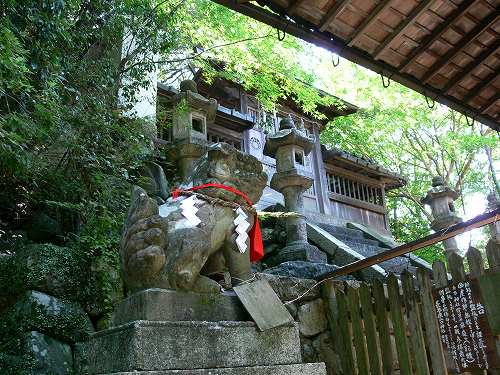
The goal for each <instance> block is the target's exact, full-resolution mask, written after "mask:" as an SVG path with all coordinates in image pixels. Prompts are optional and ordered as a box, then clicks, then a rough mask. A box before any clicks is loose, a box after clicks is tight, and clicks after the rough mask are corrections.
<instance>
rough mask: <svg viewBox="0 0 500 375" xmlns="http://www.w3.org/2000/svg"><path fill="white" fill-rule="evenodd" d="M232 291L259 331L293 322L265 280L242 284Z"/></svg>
mask: <svg viewBox="0 0 500 375" xmlns="http://www.w3.org/2000/svg"><path fill="white" fill-rule="evenodd" d="M233 290H234V292H235V293H236V295H237V296H238V298H239V299H240V301H241V303H242V304H243V306H245V309H246V310H247V311H248V313H249V314H250V316H251V317H252V319H253V320H254V321H255V323H256V324H257V327H259V330H261V331H265V330H268V329H271V328H275V327H279V326H282V325H285V324H289V323H291V322H293V317H292V316H291V315H290V313H289V312H288V310H287V309H286V307H285V305H283V303H282V302H281V300H280V299H279V297H278V296H277V294H276V293H275V292H274V290H273V288H272V287H271V285H269V283H268V282H267V281H266V280H263V279H261V280H257V281H253V282H251V283H243V284H240V285H238V286H235V287H234V288H233Z"/></svg>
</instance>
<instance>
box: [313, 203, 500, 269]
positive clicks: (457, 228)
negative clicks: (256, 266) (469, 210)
mask: <svg viewBox="0 0 500 375" xmlns="http://www.w3.org/2000/svg"><path fill="white" fill-rule="evenodd" d="M498 215H500V208H497V209H495V210H493V211H490V212H487V213H485V214H482V215H479V216H476V217H475V218H473V219H470V220H468V221H464V222H462V223H458V224H455V225H452V226H450V227H448V228H445V229H442V230H439V231H437V232H435V233H433V234H430V235H428V236H426V237H423V238H421V239H418V240H415V241H412V242H409V243H407V244H404V245H401V246H397V247H395V248H393V249H390V250H387V251H383V252H380V253H378V254H375V255H373V256H370V257H367V258H365V259H361V260H358V261H355V262H352V263H350V264H347V265H345V266H342V267H339V268H338V269H337V270H335V271H332V272H327V273H325V274H324V275H322V276H321V278H320V279H327V278H330V277H335V276H342V275H348V274H350V273H353V272H356V271H359V270H362V269H365V268H367V267H370V266H373V265H375V264H379V263H382V262H384V261H386V260H389V259H392V258H395V257H398V256H401V255H404V254H407V253H411V252H413V251H415V250H418V249H421V248H423V247H426V246H430V245H433V244H435V243H437V242H440V241H444V240H446V239H448V238H451V237H455V236H457V235H459V234H462V233H465V232H468V231H470V230H472V229H475V228H479V227H482V226H484V225H488V224H490V223H493V222H495V221H496V220H497V218H498Z"/></svg>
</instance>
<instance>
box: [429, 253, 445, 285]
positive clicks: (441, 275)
mask: <svg viewBox="0 0 500 375" xmlns="http://www.w3.org/2000/svg"><path fill="white" fill-rule="evenodd" d="M432 272H433V274H434V281H435V282H436V287H438V288H443V287H445V286H446V285H448V273H447V272H446V266H445V265H444V263H443V262H441V261H440V260H436V261H435V262H434V263H432Z"/></svg>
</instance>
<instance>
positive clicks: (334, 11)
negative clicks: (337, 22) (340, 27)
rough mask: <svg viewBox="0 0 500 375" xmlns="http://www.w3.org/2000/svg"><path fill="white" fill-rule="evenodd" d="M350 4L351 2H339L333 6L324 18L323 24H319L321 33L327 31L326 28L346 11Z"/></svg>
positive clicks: (346, 0) (343, 0)
mask: <svg viewBox="0 0 500 375" xmlns="http://www.w3.org/2000/svg"><path fill="white" fill-rule="evenodd" d="M348 3H349V0H338V1H337V2H336V3H335V4H333V6H332V7H331V8H330V10H329V11H328V13H327V14H326V15H325V16H324V17H323V18H322V20H321V22H320V23H319V25H318V29H319V31H325V30H326V28H327V27H328V26H329V25H330V24H331V23H332V22H333V20H334V19H335V17H337V16H338V15H339V13H340V12H342V11H343V10H344V9H345V7H346V6H347V4H348Z"/></svg>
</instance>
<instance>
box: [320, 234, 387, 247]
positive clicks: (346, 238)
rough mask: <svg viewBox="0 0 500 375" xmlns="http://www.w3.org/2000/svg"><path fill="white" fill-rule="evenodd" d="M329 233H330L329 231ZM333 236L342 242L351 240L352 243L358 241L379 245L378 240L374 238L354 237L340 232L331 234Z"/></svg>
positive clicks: (364, 243) (363, 243)
mask: <svg viewBox="0 0 500 375" xmlns="http://www.w3.org/2000/svg"><path fill="white" fill-rule="evenodd" d="M330 234H331V233H330ZM332 236H334V237H335V238H337V239H338V240H340V241H342V242H352V243H359V244H362V245H371V246H379V242H378V241H375V240H370V239H368V238H355V237H351V236H346V235H342V234H332Z"/></svg>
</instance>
